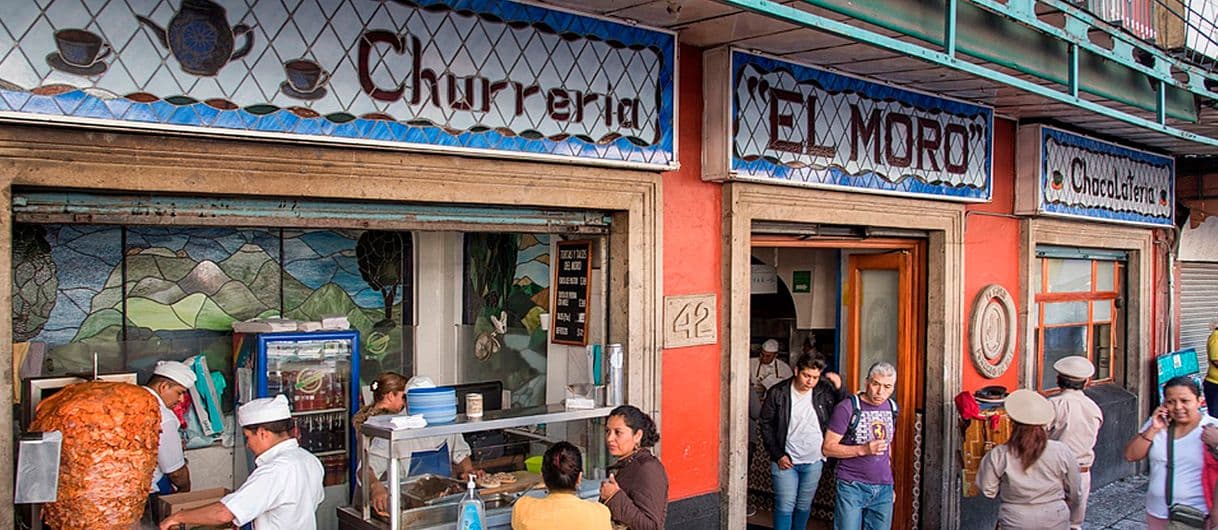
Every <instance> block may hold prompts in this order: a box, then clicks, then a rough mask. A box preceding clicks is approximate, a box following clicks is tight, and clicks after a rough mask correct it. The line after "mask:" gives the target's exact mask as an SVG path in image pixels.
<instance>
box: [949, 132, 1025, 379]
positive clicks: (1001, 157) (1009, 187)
mask: <svg viewBox="0 0 1218 530" xmlns="http://www.w3.org/2000/svg"><path fill="white" fill-rule="evenodd" d="M1015 129H1016V123H1015V122H1014V121H1011V120H1004V119H998V118H996V119H995V120H994V179H993V198H992V200H991V201H990V202H989V203H982V204H969V205H968V206H966V207H965V214H964V215H965V225H964V331H963V332H964V337H965V339H964V349H963V351H962V352H961V355H963V356H964V361H963V362H962V363H961V364H962V372H961V378H962V380H961V388H962V389H963V390H967V391H969V392H972V391H975V390H977V389H979V388H982V387H985V386H989V385H1002V386H1004V387H1006V388H1007V389H1008V390H1014V389H1016V388H1019V385H1020V379H1019V374H1020V371H1019V366H1020V357H1021V355H1022V353H1023V340H1024V338H1023V337H1022V336H1021V335H1020V334H1018V333H1016V337H1015V358H1014V360H1013V361H1012V362H1011V365H1010V368H1008V369H1007V371H1006V372H1005V373H1003V374H1002V375H1000V376H999V377H997V378H996V379H989V378H986V377H985V376H983V375H981V372H980V371H978V370H977V367H976V366H975V365H974V364H973V361H972V356H971V355H970V354H969V340H970V332H969V326H970V325H971V315H972V311H973V305H974V302H975V301H976V300H975V299H976V298H977V294H978V293H979V292H981V290H982V289H985V288H986V287H987V286H989V285H993V284H997V285H1001V286H1002V287H1003V288H1005V289H1006V290H1007V292H1009V293H1011V298H1013V299H1014V300H1015V307H1016V308H1022V307H1023V306H1022V305H1021V304H1022V299H1023V296H1022V294H1023V293H1022V290H1021V288H1020V284H1019V268H1020V262H1019V243H1020V241H1019V219H1018V218H1016V217H1015V216H1014V209H1015V155H1016V153H1015ZM1020 313H1021V315H1022V318H1026V314H1025V312H1024V311H1022V310H1021V311H1020Z"/></svg>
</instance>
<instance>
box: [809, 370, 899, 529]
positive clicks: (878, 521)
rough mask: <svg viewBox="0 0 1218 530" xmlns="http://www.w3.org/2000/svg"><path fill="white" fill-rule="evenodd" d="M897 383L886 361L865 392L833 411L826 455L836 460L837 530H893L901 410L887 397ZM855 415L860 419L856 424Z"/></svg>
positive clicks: (869, 375)
mask: <svg viewBox="0 0 1218 530" xmlns="http://www.w3.org/2000/svg"><path fill="white" fill-rule="evenodd" d="M896 381H897V369H896V368H894V367H893V366H892V365H891V364H888V363H885V362H879V363H875V364H873V365H872V366H871V369H870V370H868V371H867V386H866V388H865V389H864V390H863V392H861V393H859V395H858V397H857V398H850V399H845V400H842V402H841V403H838V404H837V406H836V407H834V408H833V415H832V416H831V417H830V419H829V430H828V432H826V433H825V442H824V446H823V448H822V452H823V453H824V454H825V456H827V457H830V458H836V459H838V463H837V505H836V506H835V507H834V510H833V528H834V529H835V530H859V529H861V528H866V529H867V530H878V529H882V528H891V527H892V504H893V488H892V484H893V481H892V458H891V456H890V453H889V452H888V449H889V443H890V442H891V441H892V439H893V435H894V434H895V432H896V423H897V417H896V416H897V410H896V404H895V403H893V402H892V401H891V400H890V399H889V397H890V396H892V389H893V385H895V384H896ZM856 404H857V407H858V411H855V407H856ZM855 414H857V415H858V420H857V421H852V417H853V416H854V415H855ZM851 424H853V428H851ZM848 431H849V432H848Z"/></svg>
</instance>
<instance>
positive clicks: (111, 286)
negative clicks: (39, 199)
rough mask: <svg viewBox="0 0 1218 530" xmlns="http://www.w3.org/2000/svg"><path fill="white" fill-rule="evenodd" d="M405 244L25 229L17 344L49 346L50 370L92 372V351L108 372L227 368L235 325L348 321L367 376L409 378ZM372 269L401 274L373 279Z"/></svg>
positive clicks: (233, 231) (314, 236)
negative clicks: (180, 365) (194, 360)
mask: <svg viewBox="0 0 1218 530" xmlns="http://www.w3.org/2000/svg"><path fill="white" fill-rule="evenodd" d="M369 234H392V235H393V237H394V238H395V239H396V240H398V241H399V242H400V243H399V246H397V247H396V248H394V249H389V250H386V248H384V247H374V246H366V245H365V247H361V246H360V241H363V240H366V239H367V237H366V236H367V235H369ZM410 241H411V238H410V235H409V234H400V233H396V232H359V231H331V230H278V229H263V228H250V229H246V228H226V227H225V228H210V227H199V228H194V227H149V226H133V227H110V226H89V225H84V226H79V225H27V224H18V225H16V227H15V238H14V254H13V257H14V272H15V274H14V279H13V280H14V301H13V312H14V315H20V316H19V317H16V318H15V323H14V331H15V333H14V340H16V341H25V340H31V341H40V342H44V343H46V344H47V345H48V346H49V348H50V355H49V357H50V358H51V360H52V362H51V366H50V367H49V368H48V371H50V372H52V373H64V372H73V371H83V370H86V369H87V368H89V367H91V363H92V354H93V353H94V352H96V353H98V354H99V357H100V359H99V362H101V363H102V364H103V366H102V367H103V369H108V370H127V369H137V370H139V369H146V368H149V367H150V366H151V365H152V364H154V363H155V361H156V360H159V359H162V358H183V357H186V356H190V355H195V354H198V353H204V354H206V355H207V358H208V363H209V365H210V366H212V367H213V368H221V367H227V366H228V365H229V363H230V362H231V347H232V344H231V339H229V337H230V335H231V329H232V323H233V322H234V321H237V320H245V319H250V318H255V317H268V316H275V315H280V314H282V315H284V316H286V317H288V318H295V319H299V320H317V319H320V318H321V317H322V316H329V315H335V314H342V315H347V317H348V319H349V320H350V321H351V324H352V327H353V328H355V329H358V330H359V331H360V334H361V337H363V338H364V340H363V341H361V343H362V346H363V352H362V354H363V355H364V357H365V359H366V361H365V362H366V364H367V366H365V367H366V368H371V369H373V370H374V371H371V373H370V375H369V377H375V375H376V374H377V373H379V370H381V369H385V370H396V371H404V372H405V373H409V371H410V370H409V359H410V357H411V355H410V352H409V351H405V350H406V349H408V348H409V342H408V341H403V340H402V336H403V328H404V327H403V324H402V323H403V321H404V320H403V319H404V318H409V316H410V313H409V311H405V312H404V311H403V305H402V301H403V297H402V293H403V292H407V291H404V289H409V288H410V281H411V280H410V277H409V271H411V270H412V268H411V267H410V266H409V258H408V256H410V255H411V254H412V250H411V248H412V247H411V244H410ZM124 242H125V244H124ZM280 256H282V257H283V258H282V260H281V259H280ZM371 270H386V271H392V270H396V271H397V273H396V274H391V273H388V272H385V273H382V274H381V277H380V278H377V279H375V281H374V282H369V280H367V279H366V278H365V276H366V274H367V273H368V272H369V271H371ZM386 293H391V294H392V296H387V295H386ZM386 302H388V305H387V304H386ZM387 307H388V308H389V309H386V308H387ZM365 367H362V368H365ZM365 373H368V372H365Z"/></svg>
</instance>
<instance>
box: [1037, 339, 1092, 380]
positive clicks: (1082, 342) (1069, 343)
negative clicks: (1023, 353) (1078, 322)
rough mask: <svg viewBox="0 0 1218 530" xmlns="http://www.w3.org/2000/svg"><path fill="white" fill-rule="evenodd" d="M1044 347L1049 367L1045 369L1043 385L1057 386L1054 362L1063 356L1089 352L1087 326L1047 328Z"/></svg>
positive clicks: (1045, 362)
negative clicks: (1053, 367) (1053, 368)
mask: <svg viewBox="0 0 1218 530" xmlns="http://www.w3.org/2000/svg"><path fill="white" fill-rule="evenodd" d="M1043 347H1044V350H1043V351H1044V356H1043V357H1044V366H1046V367H1049V369H1048V370H1044V371H1043V372H1044V373H1043V374H1042V379H1043V380H1042V382H1041V387H1042V388H1057V374H1056V373H1055V372H1054V371H1053V370H1052V366H1053V363H1055V362H1057V361H1059V360H1061V359H1062V358H1063V357H1069V356H1071V355H1086V354H1087V327H1086V326H1064V327H1059V328H1045V330H1044V346H1043Z"/></svg>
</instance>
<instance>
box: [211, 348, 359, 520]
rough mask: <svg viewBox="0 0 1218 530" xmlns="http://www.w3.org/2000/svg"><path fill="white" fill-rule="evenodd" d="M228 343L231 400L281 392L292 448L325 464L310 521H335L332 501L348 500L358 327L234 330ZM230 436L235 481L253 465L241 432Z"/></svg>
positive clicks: (356, 394) (352, 473)
mask: <svg viewBox="0 0 1218 530" xmlns="http://www.w3.org/2000/svg"><path fill="white" fill-rule="evenodd" d="M233 350H234V352H235V354H236V366H237V386H238V394H237V397H238V401H239V403H246V402H248V401H250V400H251V399H256V398H261V397H272V396H275V395H277V394H283V395H284V396H285V397H287V398H288V403H289V405H290V406H291V408H292V419H293V420H294V423H295V428H294V431H293V432H294V434H295V436H296V439H297V441H298V442H299V443H300V447H301V448H303V449H305V450H307V451H309V452H310V453H313V455H315V456H317V458H318V459H319V460H321V463H322V466H323V467H324V468H325V478H324V483H325V491H326V499H325V501H323V502H322V505H321V507H319V508H318V511H317V513H318V521H317V523H318V528H319V530H324V529H331V528H337V524H338V523H337V519H336V518H335V516H334V513H335V508H337V507H338V506H343V505H346V504H347V503H348V502H349V499H350V494H351V484H353V483H354V482H353V480H354V478H355V471H354V469H352V467H351V465H350V463H351V462H354V461H355V458H356V454H355V433H354V432H353V431H352V429H351V428H350V420H351V417H352V416H353V415H355V413H356V412H357V411H358V410H359V380H360V379H359V378H360V374H359V364H360V363H359V361H360V359H359V351H360V349H359V332H358V331H354V330H351V331H319V332H307V333H296V332H286V333H250V334H242V333H234V334H233ZM236 438H237V440H236V441H237V445H238V449H239V450H238V451H236V452H235V459H234V460H235V461H234V469H233V477H234V479H235V481H236V484H238V485H239V484H240V483H241V482H242V481H243V480H244V479H245V477H247V476H248V475H249V471H250V470H252V469H253V465H254V464H253V457H252V456H251V455H249V454H248V452H247V451H245V450H244V437H242V436H237V437H236Z"/></svg>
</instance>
